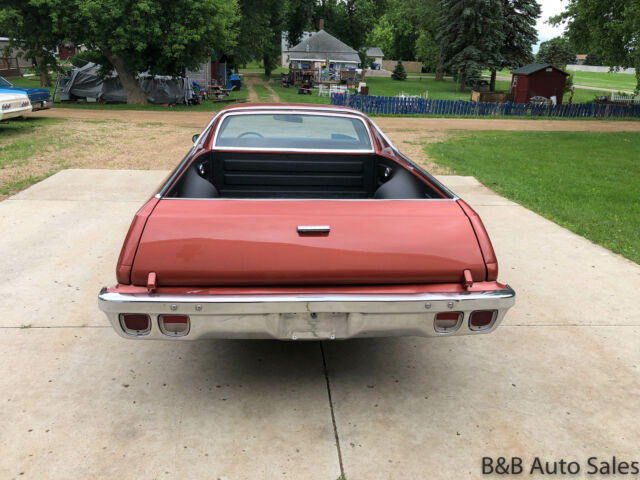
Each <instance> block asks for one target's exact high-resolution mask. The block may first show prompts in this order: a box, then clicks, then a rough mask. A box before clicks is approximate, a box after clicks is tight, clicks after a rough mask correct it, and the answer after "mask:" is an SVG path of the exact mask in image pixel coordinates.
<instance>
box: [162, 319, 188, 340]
mask: <svg viewBox="0 0 640 480" xmlns="http://www.w3.org/2000/svg"><path fill="white" fill-rule="evenodd" d="M158 325H159V326H160V331H162V333H164V334H165V335H169V336H171V337H183V336H185V335H186V334H187V333H189V328H190V322H189V316H188V315H160V316H159V317H158Z"/></svg>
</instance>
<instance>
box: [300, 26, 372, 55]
mask: <svg viewBox="0 0 640 480" xmlns="http://www.w3.org/2000/svg"><path fill="white" fill-rule="evenodd" d="M289 58H290V59H291V60H311V61H313V60H316V61H320V60H327V59H329V60H334V61H342V62H349V63H360V57H359V55H358V52H357V51H355V50H354V49H353V48H351V47H350V46H349V45H347V44H345V43H342V42H341V41H340V40H338V39H337V38H336V37H334V36H333V35H329V34H328V33H327V32H325V31H324V30H320V31H318V32H316V33H314V34H313V35H311V36H310V37H309V38H306V39H305V40H303V41H302V42H300V43H299V44H298V45H296V46H295V47H293V48H291V49H290V50H289Z"/></svg>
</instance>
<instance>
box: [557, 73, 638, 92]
mask: <svg viewBox="0 0 640 480" xmlns="http://www.w3.org/2000/svg"><path fill="white" fill-rule="evenodd" d="M569 73H571V74H572V75H573V83H574V84H576V85H585V86H588V87H597V88H608V89H610V90H616V91H622V90H627V91H630V92H632V91H634V90H635V88H636V76H635V75H630V74H628V73H599V72H569Z"/></svg>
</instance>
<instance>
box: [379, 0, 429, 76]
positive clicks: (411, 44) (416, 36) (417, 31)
mask: <svg viewBox="0 0 640 480" xmlns="http://www.w3.org/2000/svg"><path fill="white" fill-rule="evenodd" d="M439 17H440V2H439V0H389V3H388V5H387V9H386V11H385V12H384V15H381V16H380V19H379V20H378V22H377V23H376V25H375V27H374V28H373V30H372V32H371V35H370V39H369V43H370V44H371V45H372V46H376V47H380V48H382V51H383V52H384V54H385V56H386V57H387V58H393V59H398V60H422V61H423V62H424V63H425V64H431V63H434V57H433V55H434V49H433V44H434V43H436V42H435V38H436V36H437V33H438V28H439ZM436 50H438V49H437V48H436ZM437 61H438V60H437V53H436V59H435V62H436V63H437Z"/></svg>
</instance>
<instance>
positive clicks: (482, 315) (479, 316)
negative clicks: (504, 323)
mask: <svg viewBox="0 0 640 480" xmlns="http://www.w3.org/2000/svg"><path fill="white" fill-rule="evenodd" d="M497 315H498V311H497V310H476V311H475V312H472V313H471V316H470V317H469V328H470V329H471V330H476V331H477V330H487V329H489V328H491V326H492V325H493V322H494V321H495V319H496V316H497Z"/></svg>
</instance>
